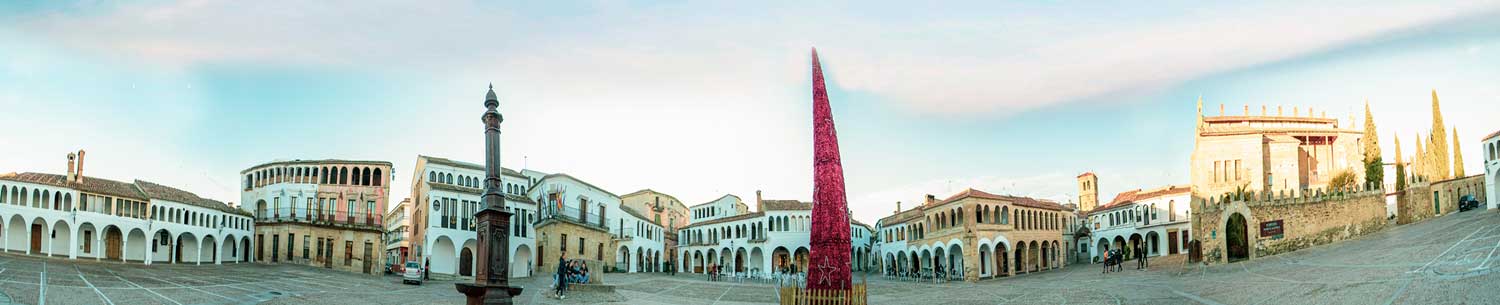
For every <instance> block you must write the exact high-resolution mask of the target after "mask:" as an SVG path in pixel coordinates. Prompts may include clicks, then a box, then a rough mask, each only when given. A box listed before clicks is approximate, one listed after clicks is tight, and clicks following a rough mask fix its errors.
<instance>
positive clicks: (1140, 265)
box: [1135, 244, 1146, 270]
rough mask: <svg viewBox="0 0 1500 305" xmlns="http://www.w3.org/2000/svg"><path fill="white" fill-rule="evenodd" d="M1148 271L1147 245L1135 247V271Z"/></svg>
mask: <svg viewBox="0 0 1500 305" xmlns="http://www.w3.org/2000/svg"><path fill="white" fill-rule="evenodd" d="M1145 269H1146V244H1140V245H1137V246H1136V247H1135V270H1145Z"/></svg>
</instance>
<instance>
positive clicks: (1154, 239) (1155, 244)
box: [1146, 231, 1161, 256]
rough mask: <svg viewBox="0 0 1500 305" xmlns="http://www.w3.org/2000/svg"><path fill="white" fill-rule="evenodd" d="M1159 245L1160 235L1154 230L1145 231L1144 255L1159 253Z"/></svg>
mask: <svg viewBox="0 0 1500 305" xmlns="http://www.w3.org/2000/svg"><path fill="white" fill-rule="evenodd" d="M1160 247H1161V235H1160V234H1156V231H1150V232H1146V255H1148V256H1157V255H1161V251H1160V250H1157V248H1160Z"/></svg>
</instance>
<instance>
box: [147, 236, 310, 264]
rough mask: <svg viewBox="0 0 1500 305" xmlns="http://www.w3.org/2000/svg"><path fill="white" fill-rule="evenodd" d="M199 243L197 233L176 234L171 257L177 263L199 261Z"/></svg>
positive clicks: (274, 246)
mask: <svg viewBox="0 0 1500 305" xmlns="http://www.w3.org/2000/svg"><path fill="white" fill-rule="evenodd" d="M199 244H200V242H199V238H198V235H196V234H193V233H192V232H182V233H181V234H178V235H177V242H176V245H173V247H175V251H176V252H175V253H176V254H175V255H174V256H173V259H174V260H176V261H177V262H178V263H187V262H192V263H200V262H201V261H200V256H201V253H202V252H200V251H198V250H199V246H198V245H199ZM276 246H280V245H273V246H272V247H271V248H276ZM288 254H290V253H288Z"/></svg>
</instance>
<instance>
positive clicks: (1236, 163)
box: [1234, 160, 1240, 181]
mask: <svg viewBox="0 0 1500 305" xmlns="http://www.w3.org/2000/svg"><path fill="white" fill-rule="evenodd" d="M1234 181H1240V160H1234Z"/></svg>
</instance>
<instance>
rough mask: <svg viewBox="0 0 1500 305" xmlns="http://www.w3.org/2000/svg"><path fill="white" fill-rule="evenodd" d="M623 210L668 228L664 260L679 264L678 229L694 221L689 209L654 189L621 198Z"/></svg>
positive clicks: (670, 196) (674, 198) (675, 199)
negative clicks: (689, 214)
mask: <svg viewBox="0 0 1500 305" xmlns="http://www.w3.org/2000/svg"><path fill="white" fill-rule="evenodd" d="M620 202H621V208H623V209H626V210H630V211H632V212H635V213H636V214H638V215H642V216H643V217H644V218H645V219H647V220H649V221H651V222H652V223H655V224H656V225H657V226H661V227H662V228H666V232H664V234H666V240H665V241H666V245H665V251H663V253H666V257H664V258H663V260H664V261H665V262H667V263H668V265H672V264H671V263H672V262H677V261H678V260H679V259H678V256H677V234H676V233H675V232H677V229H681V228H682V227H685V226H687V225H688V223H689V222H691V221H692V219H691V218H689V217H688V207H687V205H684V204H683V203H682V201H680V200H677V197H674V196H672V195H668V194H665V193H661V192H657V191H655V190H652V189H643V190H639V191H635V192H632V193H630V194H625V195H624V196H620Z"/></svg>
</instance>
